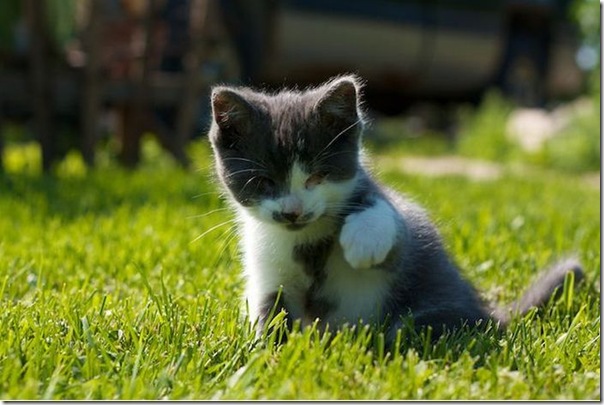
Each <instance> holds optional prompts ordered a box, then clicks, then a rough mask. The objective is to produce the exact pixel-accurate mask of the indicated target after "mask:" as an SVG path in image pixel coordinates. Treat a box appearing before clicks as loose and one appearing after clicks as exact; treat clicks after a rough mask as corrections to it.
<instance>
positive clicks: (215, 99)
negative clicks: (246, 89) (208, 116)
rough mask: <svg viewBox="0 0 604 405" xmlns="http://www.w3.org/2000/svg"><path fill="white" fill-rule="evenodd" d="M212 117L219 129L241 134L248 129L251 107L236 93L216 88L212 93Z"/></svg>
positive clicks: (227, 89) (225, 88)
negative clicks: (231, 130)
mask: <svg viewBox="0 0 604 405" xmlns="http://www.w3.org/2000/svg"><path fill="white" fill-rule="evenodd" d="M212 116H213V117H214V121H215V122H216V124H218V126H219V127H220V129H222V130H229V129H233V130H235V131H237V132H239V133H243V132H246V131H247V130H248V129H249V125H250V119H251V116H252V106H251V105H250V104H249V103H248V102H247V101H246V100H245V99H244V98H243V97H242V96H241V95H239V94H238V93H237V92H236V91H233V90H231V89H229V88H227V87H218V88H215V89H214V90H213V91H212Z"/></svg>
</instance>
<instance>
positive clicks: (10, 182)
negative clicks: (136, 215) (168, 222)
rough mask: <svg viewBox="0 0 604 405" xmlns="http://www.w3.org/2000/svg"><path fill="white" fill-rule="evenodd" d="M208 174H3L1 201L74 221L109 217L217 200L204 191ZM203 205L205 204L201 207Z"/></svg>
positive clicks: (117, 170)
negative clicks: (119, 212) (152, 207)
mask: <svg viewBox="0 0 604 405" xmlns="http://www.w3.org/2000/svg"><path fill="white" fill-rule="evenodd" d="M203 177H204V176H203V175H199V174H197V175H195V174H192V173H186V172H184V171H176V170H174V171H162V170H156V171H143V170H140V171H134V172H128V171H126V170H119V169H110V170H93V171H91V172H89V173H87V174H85V175H82V176H65V177H58V176H51V175H34V174H25V173H0V201H1V200H11V199H12V200H14V201H15V202H17V203H18V204H24V205H28V206H30V207H31V210H32V212H35V213H36V214H37V215H42V216H43V215H48V216H55V217H60V218H63V219H69V220H73V219H76V218H78V217H80V216H84V215H93V216H106V215H111V214H112V213H113V212H114V211H115V210H116V209H118V208H121V207H127V208H129V209H132V210H136V209H138V208H141V207H143V206H145V205H159V204H191V203H193V202H194V203H199V204H200V205H201V204H203V201H199V199H200V198H201V199H213V198H217V195H218V193H217V192H216V193H214V192H210V193H203V192H204V190H207V189H208V186H204V184H203V183H204V180H205V179H204V178H203ZM201 206H202V205H201Z"/></svg>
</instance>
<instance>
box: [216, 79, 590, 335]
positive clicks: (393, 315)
mask: <svg viewBox="0 0 604 405" xmlns="http://www.w3.org/2000/svg"><path fill="white" fill-rule="evenodd" d="M334 83H340V84H339V85H336V86H334ZM342 83H343V84H342ZM360 88H361V84H360V80H359V79H358V78H357V77H354V76H345V77H339V78H335V79H332V80H331V81H329V82H328V83H326V84H324V85H323V86H320V87H317V88H314V89H309V90H307V91H293V90H285V91H283V92H280V93H277V94H266V93H262V92H257V91H253V90H251V89H248V88H231V87H217V88H215V89H214V91H213V94H212V104H213V114H214V122H213V124H212V128H211V130H210V134H209V136H210V140H211V142H212V146H213V148H214V152H215V156H216V164H217V172H218V175H219V178H220V179H221V181H222V182H223V184H224V185H225V187H226V189H227V190H228V191H229V192H230V194H231V196H232V197H233V198H234V200H236V201H237V202H238V203H240V204H242V205H244V206H246V205H252V204H257V203H258V202H259V201H261V200H262V199H263V198H266V197H267V196H271V195H277V194H279V193H281V192H283V190H284V187H285V185H286V179H285V177H284V176H285V174H286V173H287V172H288V171H289V168H290V166H291V165H292V162H293V161H294V159H297V160H299V161H302V162H304V163H305V164H307V165H308V166H309V169H310V171H312V172H316V171H320V170H325V171H326V172H329V180H330V181H334V182H337V181H343V180H346V179H350V178H352V177H353V176H354V175H355V174H358V175H360V178H361V180H360V181H359V182H358V185H357V188H356V189H355V190H354V193H353V195H352V196H351V197H350V199H349V200H348V201H346V204H343V206H342V209H341V210H340V211H339V212H338V213H337V215H336V216H337V217H338V218H337V221H339V222H338V223H339V224H340V226H339V227H338V228H337V229H336V230H335V231H334V233H333V234H329V235H325V236H324V238H323V239H322V240H320V241H318V242H316V243H314V244H309V245H303V246H297V247H295V248H294V251H293V252H292V255H293V257H294V259H295V260H296V261H298V262H300V263H302V264H303V268H304V271H305V272H307V273H308V274H310V275H311V276H312V277H313V283H312V286H311V287H310V288H309V290H308V291H307V292H306V300H307V310H309V312H310V313H312V314H313V315H316V316H317V317H319V318H320V317H322V316H324V315H325V314H327V313H329V311H330V310H331V309H332V308H333V305H334V302H336V301H337V299H332V297H325V296H323V295H322V294H321V283H322V282H323V280H324V278H325V261H326V258H327V256H328V254H329V252H330V251H331V249H332V248H333V245H334V243H335V242H334V241H336V240H337V239H338V235H339V232H340V230H341V226H342V224H343V223H344V220H345V218H346V217H347V216H348V215H350V214H353V213H355V212H359V211H363V210H365V209H367V208H369V207H371V206H373V205H374V204H375V202H376V201H379V200H382V201H386V202H387V203H388V204H389V205H390V206H391V207H392V208H393V209H394V210H395V211H396V212H397V213H398V218H397V219H396V220H397V229H398V237H397V241H396V244H395V246H394V247H393V248H392V250H391V251H390V253H389V254H388V256H387V258H386V260H385V262H384V263H382V264H381V265H380V269H379V270H378V269H376V270H375V271H383V272H385V274H386V273H389V274H394V275H395V277H394V282H393V283H392V285H391V287H390V292H389V294H388V297H387V299H386V302H384V303H383V314H382V317H383V319H386V318H388V319H391V320H393V321H394V322H393V323H392V325H391V331H394V330H396V328H397V327H398V326H400V322H397V320H399V319H402V318H405V317H408V316H409V315H411V316H412V317H413V320H414V324H415V325H416V326H418V327H423V326H431V327H432V328H433V331H434V334H433V336H438V335H439V334H440V333H441V332H443V331H445V330H448V329H454V328H456V327H459V326H461V325H463V324H467V325H469V326H473V325H477V324H479V323H481V321H486V320H489V319H493V320H494V321H495V322H498V323H500V324H502V325H505V324H507V322H508V321H509V319H510V317H509V314H510V313H512V312H513V313H516V314H523V313H525V312H526V311H528V310H529V309H530V308H531V307H534V306H539V305H542V304H543V303H545V302H546V301H547V300H548V299H549V297H550V296H551V295H552V294H553V293H554V291H555V290H557V289H558V288H559V287H560V286H561V285H562V284H563V282H564V279H565V277H566V275H567V274H568V273H571V272H572V273H574V274H575V277H576V278H577V279H580V278H581V277H582V270H581V266H580V264H579V263H578V262H576V261H567V262H563V263H560V264H558V265H556V266H554V267H553V268H552V269H551V270H550V271H549V272H548V273H546V275H545V276H544V277H543V278H542V279H540V280H539V281H537V282H536V283H535V284H534V285H533V286H532V287H530V288H529V290H528V291H527V292H526V294H525V295H524V296H523V297H522V298H521V299H519V300H518V301H517V302H515V303H513V304H511V306H510V307H508V308H506V309H503V310H495V311H492V310H489V309H488V306H486V305H485V304H484V303H483V302H482V301H481V299H480V298H479V295H478V293H477V292H476V291H475V289H474V288H473V286H472V285H471V284H470V283H469V282H468V281H466V280H465V279H464V278H463V277H462V275H461V273H460V271H459V269H458V268H457V266H456V265H455V263H454V261H453V260H452V259H451V258H450V256H449V255H448V254H447V252H446V251H445V248H444V246H443V243H442V241H441V237H440V235H439V233H438V231H437V229H436V227H435V226H434V225H433V223H432V222H431V221H430V219H429V218H428V215H427V214H426V212H425V211H424V210H423V209H422V208H421V207H419V206H418V205H417V204H415V203H413V202H411V201H410V200H409V199H408V198H406V197H405V196H404V195H401V194H400V193H397V192H395V191H393V190H391V189H389V188H386V187H385V186H383V185H381V184H379V183H378V182H377V181H376V180H374V179H373V178H372V177H371V176H370V174H369V173H368V172H367V170H366V169H365V168H364V167H363V165H362V164H361V162H360V159H359V151H360V149H359V148H360V145H359V144H360V137H361V129H362V123H363V122H364V116H363V112H362V109H361V108H360V97H359V94H358V93H359V91H360ZM326 149H327V150H328V151H329V152H328V153H326ZM287 220H288V219H287V218H284V219H283V221H284V222H287ZM331 220H333V218H332V219H331ZM291 229H292V232H296V229H295V226H292V228H291ZM351 277H354V274H351ZM276 297H277V293H276V292H275V293H274V294H271V295H270V296H268V297H266V298H265V313H264V315H263V317H261V323H264V322H266V321H267V316H268V311H270V310H271V309H272V308H273V307H274V305H272V304H274V300H275V299H276ZM334 298H335V297H334ZM271 300H272V301H271ZM277 304H278V306H279V308H282V309H284V310H286V311H287V296H283V297H281V300H280V301H279V302H278V303H277ZM290 322H291V320H290Z"/></svg>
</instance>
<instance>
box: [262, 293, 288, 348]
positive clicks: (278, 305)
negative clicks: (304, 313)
mask: <svg viewBox="0 0 604 405" xmlns="http://www.w3.org/2000/svg"><path fill="white" fill-rule="evenodd" d="M281 311H285V312H286V313H287V315H286V317H285V321H286V327H287V329H288V330H291V328H292V322H291V318H290V316H289V311H288V310H287V308H286V307H285V300H284V299H283V295H282V292H281V291H279V292H277V291H276V292H274V293H271V294H268V295H267V296H266V297H264V299H263V300H262V303H261V305H260V308H259V311H258V312H259V316H258V324H257V325H256V336H258V337H260V336H261V335H262V334H263V333H264V329H265V328H266V327H267V324H268V323H270V321H271V320H272V318H273V317H274V316H275V315H277V314H278V313H279V312H281ZM269 332H270V331H269Z"/></svg>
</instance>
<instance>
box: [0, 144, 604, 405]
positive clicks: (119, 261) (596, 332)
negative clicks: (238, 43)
mask: <svg viewBox="0 0 604 405" xmlns="http://www.w3.org/2000/svg"><path fill="white" fill-rule="evenodd" d="M192 153H193V155H194V156H195V159H196V162H197V165H198V166H199V168H200V170H198V171H196V172H192V173H187V172H184V171H182V170H180V169H178V168H176V167H175V166H174V165H173V164H172V163H171V162H170V161H168V160H166V158H165V157H163V156H161V155H159V154H158V152H157V148H156V147H154V146H153V144H149V143H147V144H146V149H145V156H146V159H145V162H144V163H143V165H142V167H141V168H140V170H137V171H134V172H128V171H125V170H122V169H120V168H118V167H116V166H115V165H113V164H112V163H107V162H105V163H102V164H101V168H99V169H98V170H95V171H91V172H86V170H85V169H84V168H83V167H82V164H81V161H80V159H79V158H78V157H77V156H74V155H71V156H69V157H68V158H67V159H66V161H65V162H63V163H62V164H61V165H60V167H59V168H58V170H57V174H56V176H55V177H44V176H41V175H40V174H39V173H38V170H39V169H38V168H39V162H37V161H36V157H37V149H36V148H35V147H33V146H22V145H21V146H19V145H9V147H8V150H7V152H6V158H5V160H6V164H7V166H8V167H7V169H6V173H5V174H4V175H1V176H0V212H1V213H2V216H0V300H1V301H0V306H1V310H0V322H1V325H2V328H0V398H2V399H16V398H19V399H42V398H46V399H166V398H167V399H255V398H262V399H276V398H279V399H315V398H316V399H319V398H322V399H349V398H350V399H508V398H513V399H528V398H530V399H599V398H600V393H599V390H600V352H599V350H600V318H599V317H600V311H599V308H600V293H599V281H598V280H599V275H600V228H599V218H600V209H599V191H598V190H597V189H593V188H592V187H590V186H589V185H586V184H584V183H582V182H581V181H578V180H577V179H578V178H577V177H574V176H572V175H565V176H559V175H553V174H551V173H547V172H543V173H542V172H535V173H533V175H531V176H513V175H507V176H506V177H504V178H502V179H500V180H497V181H493V182H481V183H476V182H471V181H468V180H466V179H464V178H459V177H458V178H451V177H447V178H426V177H421V176H416V175H414V176H411V175H406V174H401V173H398V172H395V171H388V170H387V169H384V170H383V171H382V173H381V174H380V177H381V178H382V179H383V180H384V181H386V182H387V183H388V184H390V185H393V186H394V187H396V188H398V189H400V190H401V191H405V192H407V193H409V194H410V195H411V196H412V197H413V198H414V199H416V200H417V201H418V202H420V203H422V204H424V205H425V206H426V207H427V208H428V210H429V211H430V212H431V214H432V217H433V218H434V219H435V220H436V221H437V223H438V224H439V226H440V228H441V230H442V233H443V236H444V239H445V241H446V243H447V245H448V246H449V248H450V250H451V252H452V253H453V254H454V256H455V257H456V259H457V261H458V263H459V264H460V265H461V266H462V267H463V268H464V269H465V274H466V276H467V277H468V278H470V279H471V280H472V281H473V282H475V284H476V285H477V286H478V287H479V288H480V289H481V290H482V291H483V292H484V295H485V297H486V298H488V299H495V300H497V301H501V302H509V301H511V300H513V299H514V298H515V297H518V295H519V294H520V292H521V291H522V290H523V289H524V288H525V287H526V286H527V284H528V283H529V282H530V281H531V280H532V279H533V278H534V277H535V275H536V274H537V273H538V271H539V269H540V268H542V267H544V266H546V265H547V264H548V263H550V262H552V261H553V260H555V259H556V258H558V257H560V256H563V255H565V254H567V253H569V252H571V253H572V252H574V253H576V254H577V255H578V256H579V257H580V258H581V260H582V261H583V263H584V265H585V268H586V272H587V278H586V282H585V283H584V285H582V287H581V288H580V289H578V290H576V291H575V292H574V296H573V294H572V290H571V289H567V290H566V293H565V294H564V295H563V296H562V297H561V298H560V299H559V300H557V301H553V302H551V303H550V304H549V305H548V306H547V308H545V310H543V311H540V312H537V311H534V312H531V313H530V314H528V315H527V316H526V317H524V318H523V319H518V320H516V321H514V322H513V324H512V326H511V328H510V329H509V330H508V331H506V332H505V333H504V334H503V335H501V336H499V335H497V334H496V333H494V332H493V331H488V332H486V333H485V334H484V335H476V334H469V333H458V334H456V335H454V336H449V337H446V338H444V339H442V340H440V341H438V342H437V343H436V344H434V345H430V344H427V343H426V340H425V339H424V337H422V336H411V337H409V339H408V340H409V342H410V343H409V346H408V347H406V348H404V349H403V350H401V351H394V352H393V353H388V352H387V351H385V350H384V349H383V345H382V344H381V342H382V339H381V336H380V334H379V331H377V330H371V329H361V330H356V331H353V330H351V329H346V330H344V331H342V332H339V333H335V334H331V335H330V336H329V338H330V339H328V337H327V336H320V335H319V334H317V333H316V332H315V331H313V330H312V329H308V330H305V331H304V332H299V331H296V332H294V333H292V334H291V336H290V337H289V340H288V342H287V343H286V344H284V345H282V346H275V345H273V344H271V341H272V340H274V339H275V336H274V335H271V336H269V337H267V340H268V343H267V344H262V343H258V342H255V341H254V337H253V334H252V333H251V331H250V328H249V326H248V325H247V322H246V320H245V310H244V309H243V308H242V306H241V305H240V304H241V300H240V295H241V293H242V289H243V283H242V278H241V276H240V270H241V266H240V263H239V261H238V253H237V248H236V234H235V233H234V229H233V227H232V225H233V224H232V222H226V221H230V220H231V219H232V218H233V216H232V213H230V211H229V210H228V209H226V205H225V204H224V202H223V201H222V200H221V199H220V196H219V191H218V189H217V187H216V186H215V185H214V184H213V183H212V181H211V177H210V169H211V159H210V154H209V148H208V146H207V144H205V143H203V142H201V143H197V144H195V145H194V146H193V148H192ZM213 227H217V228H215V229H214V230H212V231H209V232H208V230H210V229H212V228H213ZM206 232H207V233H206ZM200 235H203V236H202V237H201V238H198V237H199V236H200ZM351 276H354V275H351ZM276 330H277V332H278V331H279V329H278V328H277V329H276ZM405 333H407V332H405ZM402 340H406V339H402Z"/></svg>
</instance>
